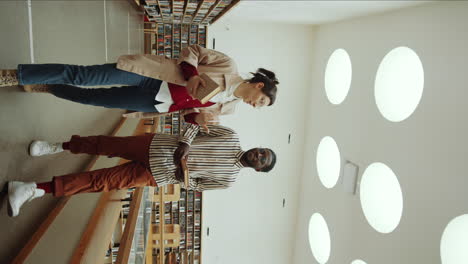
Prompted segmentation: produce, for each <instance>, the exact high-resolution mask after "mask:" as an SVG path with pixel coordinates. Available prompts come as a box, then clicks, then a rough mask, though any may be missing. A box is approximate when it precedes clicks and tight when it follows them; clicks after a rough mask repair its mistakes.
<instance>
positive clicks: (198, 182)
mask: <svg viewBox="0 0 468 264" xmlns="http://www.w3.org/2000/svg"><path fill="white" fill-rule="evenodd" d="M198 176H199V177H200V178H195V179H193V178H190V179H189V186H185V185H184V182H183V181H182V182H180V186H181V187H182V188H184V189H187V190H193V191H197V192H202V191H206V190H219V189H226V188H229V187H231V186H232V184H233V183H234V178H232V180H229V181H216V180H213V178H214V177H213V175H210V174H209V173H208V172H205V173H202V174H200V173H198ZM218 177H219V176H218ZM219 178H220V179H223V178H225V177H222V176H221V177H219Z"/></svg>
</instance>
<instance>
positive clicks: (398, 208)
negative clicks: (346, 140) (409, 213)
mask: <svg viewBox="0 0 468 264" xmlns="http://www.w3.org/2000/svg"><path fill="white" fill-rule="evenodd" d="M360 198H361V207H362V211H363V212H364V216H365V217H366V219H367V221H368V222H369V224H370V225H371V226H372V227H373V228H374V229H375V230H377V231H378V232H380V233H390V232H392V231H393V230H395V228H396V227H397V226H398V224H399V223H400V220H401V216H402V214H403V194H402V192H401V187H400V183H399V182H398V179H397V177H396V175H395V174H394V173H393V171H392V170H391V169H390V168H389V167H388V166H387V165H385V164H383V163H380V162H376V163H373V164H371V165H369V167H367V169H366V170H365V171H364V173H363V175H362V180H361V185H360Z"/></svg>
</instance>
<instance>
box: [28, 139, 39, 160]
mask: <svg viewBox="0 0 468 264" xmlns="http://www.w3.org/2000/svg"><path fill="white" fill-rule="evenodd" d="M35 142H36V140H33V141H32V142H31V143H29V147H28V154H29V156H31V157H39V156H40V155H34V154H33V153H31V148H32V146H33V144H34V143H35Z"/></svg>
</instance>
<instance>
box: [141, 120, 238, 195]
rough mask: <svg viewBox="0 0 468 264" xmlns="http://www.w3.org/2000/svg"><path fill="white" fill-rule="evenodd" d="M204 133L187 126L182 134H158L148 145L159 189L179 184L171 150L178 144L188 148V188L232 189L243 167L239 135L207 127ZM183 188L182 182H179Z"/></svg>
mask: <svg viewBox="0 0 468 264" xmlns="http://www.w3.org/2000/svg"><path fill="white" fill-rule="evenodd" d="M209 129H210V133H209V134H206V133H205V132H204V131H201V130H200V127H199V126H197V125H192V124H190V125H189V126H188V127H187V129H186V130H185V133H184V135H183V136H182V137H181V138H179V136H175V135H162V134H157V135H155V136H154V138H153V141H152V142H151V146H150V150H149V162H150V168H151V173H152V174H153V177H154V179H155V180H156V183H157V184H158V186H163V185H166V184H171V183H179V182H178V181H177V180H176V179H175V169H176V167H175V165H174V161H173V156H174V151H175V150H176V149H177V147H178V146H179V142H184V143H186V144H189V145H190V152H189V156H188V160H187V166H188V169H189V175H190V183H189V186H188V188H187V189H190V190H196V191H204V190H212V189H224V188H228V187H229V186H231V185H232V184H233V183H234V182H235V181H236V178H237V175H238V173H239V171H240V169H241V168H243V165H242V164H241V163H240V157H241V156H242V154H243V153H244V151H242V150H241V148H240V143H239V137H238V135H237V134H236V133H235V132H234V131H233V130H232V129H230V128H227V127H223V126H209ZM180 184H181V186H182V187H184V184H183V183H180Z"/></svg>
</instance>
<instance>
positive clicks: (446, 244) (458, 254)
mask: <svg viewBox="0 0 468 264" xmlns="http://www.w3.org/2000/svg"><path fill="white" fill-rule="evenodd" d="M467 249H468V214H465V215H461V216H458V217H456V218H454V219H453V220H452V221H450V222H449V224H448V225H447V227H445V230H444V233H443V234H442V239H441V241H440V257H441V259H442V264H459V263H468V250H467Z"/></svg>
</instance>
